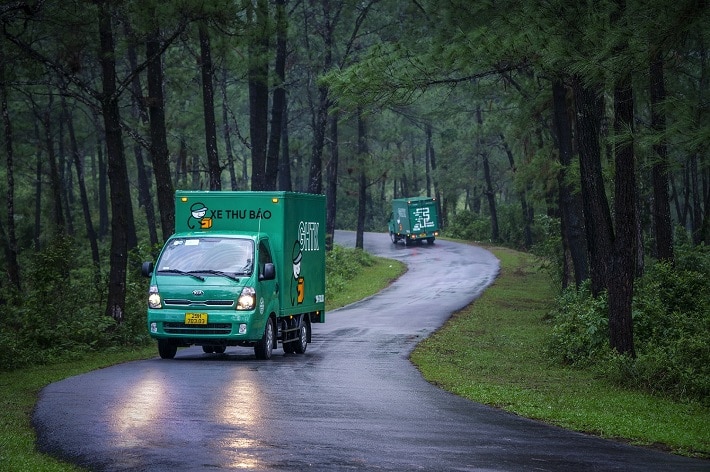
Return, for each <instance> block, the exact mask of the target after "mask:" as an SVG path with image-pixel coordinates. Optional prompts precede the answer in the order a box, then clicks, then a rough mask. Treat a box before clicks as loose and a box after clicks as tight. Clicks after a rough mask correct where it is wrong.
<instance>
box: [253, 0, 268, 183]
mask: <svg viewBox="0 0 710 472" xmlns="http://www.w3.org/2000/svg"><path fill="white" fill-rule="evenodd" d="M268 15H269V7H268V2H267V0H257V2H256V9H255V11H252V12H251V15H250V16H251V17H253V20H252V32H251V37H250V42H249V71H248V77H249V132H250V135H251V189H252V190H266V145H267V129H268V124H269V123H268V118H269V117H268V115H269V113H268V107H269V88H268V77H269V64H268V59H267V52H268V46H269V43H268V39H269V38H268V35H267V30H268V28H267V26H268Z"/></svg>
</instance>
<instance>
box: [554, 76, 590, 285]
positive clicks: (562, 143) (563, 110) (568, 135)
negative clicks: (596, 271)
mask: <svg viewBox="0 0 710 472" xmlns="http://www.w3.org/2000/svg"><path fill="white" fill-rule="evenodd" d="M552 96H553V114H554V126H555V137H556V138H557V148H558V150H559V160H560V172H559V175H558V177H557V180H558V183H559V186H560V190H559V200H560V213H561V215H562V225H561V226H562V238H563V240H564V241H566V243H567V248H568V249H569V256H570V259H571V261H572V267H573V270H574V281H575V285H576V286H577V287H579V286H580V284H581V283H582V282H583V281H584V280H586V279H587V278H588V277H589V271H588V266H587V241H586V240H585V237H584V223H583V218H584V216H583V214H582V202H581V198H580V196H579V194H575V193H574V191H573V189H572V185H571V183H570V182H568V175H567V172H568V169H569V167H570V166H571V165H572V154H573V146H572V126H571V123H570V118H569V116H570V115H569V107H568V105H567V92H566V88H565V86H564V84H563V82H562V81H561V80H559V79H558V80H555V81H554V82H553V84H552ZM565 283H566V281H565ZM565 283H563V285H565Z"/></svg>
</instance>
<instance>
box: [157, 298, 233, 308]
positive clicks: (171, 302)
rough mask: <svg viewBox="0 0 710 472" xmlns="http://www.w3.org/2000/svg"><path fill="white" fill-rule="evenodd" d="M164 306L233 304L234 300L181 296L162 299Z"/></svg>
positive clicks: (221, 305)
mask: <svg viewBox="0 0 710 472" xmlns="http://www.w3.org/2000/svg"><path fill="white" fill-rule="evenodd" d="M163 303H165V305H166V306H219V307H224V306H226V307H230V306H234V300H197V301H196V300H187V299H182V298H166V299H165V300H163Z"/></svg>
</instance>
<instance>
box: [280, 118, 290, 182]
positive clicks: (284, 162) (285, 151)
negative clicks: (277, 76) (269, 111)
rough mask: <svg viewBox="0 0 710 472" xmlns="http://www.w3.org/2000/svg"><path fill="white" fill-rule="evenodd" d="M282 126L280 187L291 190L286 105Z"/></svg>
mask: <svg viewBox="0 0 710 472" xmlns="http://www.w3.org/2000/svg"><path fill="white" fill-rule="evenodd" d="M282 121H283V126H282V127H281V155H280V156H279V189H281V190H287V191H291V190H292V189H293V185H292V183H291V182H292V180H291V154H290V151H289V147H288V143H289V140H288V106H286V107H284V114H283V120H282Z"/></svg>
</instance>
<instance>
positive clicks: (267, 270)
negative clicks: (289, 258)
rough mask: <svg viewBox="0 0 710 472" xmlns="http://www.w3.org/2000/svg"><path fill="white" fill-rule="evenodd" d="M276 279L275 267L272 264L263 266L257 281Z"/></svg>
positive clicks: (268, 263)
mask: <svg viewBox="0 0 710 472" xmlns="http://www.w3.org/2000/svg"><path fill="white" fill-rule="evenodd" d="M275 278H276V267H274V264H273V263H272V262H267V263H266V264H264V272H263V273H262V274H260V275H259V280H274V279H275Z"/></svg>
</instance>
